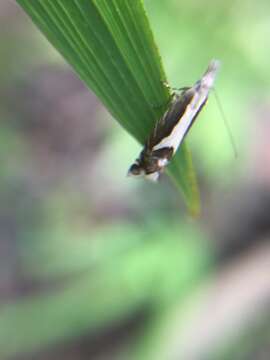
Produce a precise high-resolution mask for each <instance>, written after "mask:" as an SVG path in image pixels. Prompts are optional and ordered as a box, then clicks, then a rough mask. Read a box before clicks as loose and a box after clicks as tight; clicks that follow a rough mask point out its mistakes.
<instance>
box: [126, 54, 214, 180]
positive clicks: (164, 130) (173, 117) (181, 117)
mask: <svg viewBox="0 0 270 360" xmlns="http://www.w3.org/2000/svg"><path fill="white" fill-rule="evenodd" d="M219 66H220V64H219V61H218V60H212V61H211V62H210V63H209V65H208V68H207V70H206V71H205V73H204V74H203V76H202V77H201V79H200V80H198V81H197V82H196V83H195V84H194V85H193V86H190V87H185V88H182V89H179V90H181V92H180V93H176V92H174V93H173V94H172V96H171V101H170V104H169V106H168V109H167V110H166V112H165V113H164V115H163V116H162V117H161V118H160V119H159V120H158V121H157V123H156V124H155V126H154V129H153V131H152V132H151V134H150V136H149V138H148V139H147V141H146V143H145V145H144V148H143V150H142V151H141V153H140V155H139V157H138V158H137V159H136V160H135V162H134V163H133V164H132V165H131V167H130V168H129V171H128V175H129V176H135V177H139V176H141V177H145V178H146V179H149V180H152V181H157V180H158V179H159V176H160V174H161V173H162V172H163V171H164V169H165V167H166V165H168V164H169V162H170V160H171V159H172V157H173V156H174V154H175V153H176V151H177V149H178V148H179V146H180V145H181V143H182V141H183V140H184V138H185V136H186V135H187V133H188V131H189V129H190V128H191V126H192V124H193V123H194V121H195V119H196V117H197V116H198V115H199V113H200V111H201V110H202V108H203V107H204V105H205V104H206V102H207V99H208V95H209V92H210V90H211V88H212V87H213V84H214V81H215V77H216V74H217V71H218V69H219Z"/></svg>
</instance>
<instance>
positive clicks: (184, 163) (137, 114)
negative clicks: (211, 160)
mask: <svg viewBox="0 0 270 360" xmlns="http://www.w3.org/2000/svg"><path fill="white" fill-rule="evenodd" d="M17 2H18V3H19V4H20V5H21V6H22V7H23V9H24V10H25V11H26V12H27V13H28V14H29V15H30V17H31V18H32V20H33V22H34V23H35V24H36V25H37V26H38V27H39V29H40V30H41V31H42V32H43V33H44V35H45V36H46V37H47V38H48V40H49V41H50V42H51V43H52V44H53V45H54V47H55V48H56V49H58V51H59V52H60V53H61V54H62V55H63V57H64V58H65V59H66V60H67V61H68V62H69V63H70V64H71V65H72V67H73V68H74V69H75V70H76V72H77V73H78V74H79V76H80V78H81V79H82V80H83V81H84V82H85V83H86V84H87V86H88V87H89V88H90V89H92V90H93V91H94V93H95V94H96V95H97V96H98V97H99V98H100V100H101V101H102V103H103V104H104V105H105V106H106V107H107V109H108V110H109V111H110V113H111V114H112V115H113V116H114V118H115V119H116V120H117V121H118V122H119V123H120V124H121V125H122V126H123V127H124V128H125V129H126V130H127V131H128V132H129V133H130V134H131V135H133V136H134V137H135V138H136V139H137V140H138V141H139V142H140V143H141V144H144V142H145V141H146V139H147V137H148V135H149V132H150V131H151V129H152V128H153V125H154V123H155V122H156V121H157V120H158V118H159V117H160V116H161V115H162V113H163V112H164V111H165V109H166V106H167V104H168V101H169V96H170V94H169V91H168V89H166V87H165V86H164V84H163V82H164V80H166V78H165V74H164V71H163V68H162V64H161V61H160V57H159V54H158V50H157V47H156V45H155V43H154V39H153V35H152V32H151V29H150V26H149V23H148V18H147V16H146V14H145V10H144V7H143V4H142V1H141V0H110V1H108V0H70V1H67V0H17ZM134 155H135V156H136V155H137V154H134ZM119 156H121V155H119ZM168 173H169V175H170V177H171V178H172V179H173V181H174V183H176V185H177V187H178V188H180V189H181V190H182V192H183V194H184V198H185V201H186V203H187V206H188V208H189V210H190V211H191V212H192V213H193V214H195V213H196V212H198V209H199V195H198V190H197V185H196V177H195V174H194V172H193V167H192V162H191V156H190V154H189V152H188V151H187V148H186V146H185V145H184V144H183V145H182V146H181V149H180V151H178V154H177V155H176V156H175V158H174V160H173V161H172V164H171V166H170V167H169V169H168Z"/></svg>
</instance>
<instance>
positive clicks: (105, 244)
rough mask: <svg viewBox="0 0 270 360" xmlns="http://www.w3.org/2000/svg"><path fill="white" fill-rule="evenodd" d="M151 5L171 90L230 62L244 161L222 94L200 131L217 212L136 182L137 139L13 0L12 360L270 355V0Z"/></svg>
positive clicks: (5, 299) (196, 135) (6, 267)
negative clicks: (189, 214) (197, 211)
mask: <svg viewBox="0 0 270 360" xmlns="http://www.w3.org/2000/svg"><path fill="white" fill-rule="evenodd" d="M145 6H146V10H147V15H148V16H149V19H150V23H151V27H152V29H153V32H154V36H155V40H156V43H157V45H158V48H159V51H160V53H161V57H162V61H163V62H164V67H165V71H166V74H167V75H168V78H169V80H170V84H171V85H172V86H175V87H181V86H185V85H189V84H192V83H193V82H194V81H196V80H197V79H198V76H200V75H201V73H202V71H203V70H204V68H205V66H206V64H207V63H208V61H209V59H211V58H213V57H214V58H219V59H220V60H221V62H222V68H221V71H220V73H219V76H218V79H217V83H216V90H217V92H218V94H219V98H220V99H221V102H222V105H223V108H224V111H225V113H226V117H227V118H228V121H229V123H230V124H231V129H232V132H233V134H234V137H235V141H236V143H237V146H238V152H239V156H238V158H237V159H236V160H235V159H234V158H233V153H232V149H231V147H230V144H229V141H228V138H227V134H226V131H225V129H224V125H223V123H222V119H221V116H220V114H219V110H218V108H217V106H216V104H215V99H214V98H213V97H212V96H210V99H209V102H208V104H207V106H206V107H205V109H204V110H203V112H202V114H200V117H199V118H198V120H197V121H196V123H195V124H194V126H193V128H192V130H191V132H190V135H189V137H188V140H187V141H188V142H189V144H190V145H191V148H192V152H193V155H194V159H195V166H196V169H198V172H199V181H200V188H201V189H202V208H203V214H202V218H201V219H200V220H198V221H196V222H195V221H194V220H193V221H191V220H190V219H189V218H186V217H185V216H186V215H185V211H184V209H183V208H182V206H181V204H179V199H178V197H177V196H176V195H175V191H174V190H173V189H172V187H171V186H170V185H169V184H168V183H167V181H166V179H165V178H163V179H162V180H161V184H158V185H157V186H153V185H152V184H149V183H146V182H143V181H134V180H132V179H127V178H126V177H125V173H126V169H127V168H128V166H129V165H130V163H131V161H133V160H134V157H135V156H136V155H137V154H138V152H139V151H140V147H139V146H138V144H136V143H135V141H134V140H133V139H132V138H131V137H130V136H128V135H127V133H126V132H125V131H123V130H122V129H121V128H120V127H119V126H118V125H117V124H115V122H113V121H112V119H111V118H110V116H109V115H108V114H107V113H106V112H105V111H104V108H102V106H101V105H100V103H99V100H98V99H96V98H94V96H93V95H92V94H91V93H90V92H89V90H87V89H86V88H85V87H84V86H83V85H82V83H81V82H80V81H79V80H78V79H77V78H76V77H75V75H73V74H72V73H71V71H70V69H69V68H68V67H67V65H66V63H65V62H64V61H63V60H62V59H61V58H60V57H59V55H58V54H57V52H56V51H54V49H53V48H52V47H51V46H49V45H48V42H47V41H46V40H45V39H44V38H43V36H41V35H40V33H39V32H38V30H37V29H36V28H35V27H34V25H33V24H32V23H31V21H30V19H27V17H26V16H25V14H24V13H23V12H22V11H21V10H20V8H19V6H16V4H15V2H10V1H8V0H6V2H5V1H4V2H1V4H0V30H1V31H0V48H1V57H0V80H1V82H0V83H1V85H0V86H1V87H0V97H1V101H0V116H1V120H2V121H1V124H0V160H1V161H0V173H1V176H0V197H1V201H0V296H1V306H0V357H1V360H2V359H10V357H11V356H15V357H16V359H17V358H18V359H25V358H27V359H29V358H34V359H38V360H43V359H44V360H45V359H46V360H47V359H48V358H49V359H50V360H54V359H57V360H61V359H65V360H67V359H68V360H74V359H100V358H109V359H121V358H122V359H127V358H134V359H136V360H137V359H147V360H150V359H157V360H158V359H162V360H164V359H166V360H170V359H173V358H185V359H189V358H191V357H189V355H190V354H192V356H193V357H192V359H194V360H197V359H198V360H201V358H202V354H203V355H205V356H206V358H207V359H211V358H213V359H227V358H228V359H229V358H230V359H236V360H238V359H242V358H248V356H250V358H255V357H256V356H258V357H259V356H261V357H262V359H263V360H265V359H267V360H268V358H267V355H266V357H265V358H264V357H263V356H265V355H264V354H269V351H267V349H268V348H269V331H268V329H269V298H270V295H269V294H270V284H269V276H268V270H267V269H268V267H269V265H268V264H269V258H270V255H269V254H270V250H269V246H268V243H269V235H268V234H269V229H270V226H269V225H270V224H269V215H268V214H269V211H270V195H269V194H270V172H269V166H268V165H269V159H270V156H269V154H270V147H269V133H270V127H269V113H270V112H269V108H270V105H269V104H270V100H269V99H270V96H269V95H270V86H269V85H270V73H269V71H268V67H269V65H268V59H269V55H270V54H269V52H270V47H269V46H266V45H265V44H266V42H267V39H268V34H269V32H270V25H269V24H270V22H269V13H270V4H269V2H268V1H266V0H265V1H260V2H259V3H258V2H256V1H255V0H249V1H245V2H243V1H229V2H227V1H226V2H225V1H218V2H214V1H202V2H198V1H195V0H192V1H186V2H179V1H178V0H166V1H163V0H155V1H151V0H146V1H145ZM155 111H156V110H155ZM157 111H158V110H157ZM249 244H251V245H252V246H251V247H250V248H249V251H248V250H246V249H247V248H248V246H249ZM262 244H264V247H262V248H261V246H262ZM259 253H260V254H259ZM215 254H217V256H216V257H215ZM232 259H233V260H232ZM225 261H226V262H225ZM214 262H215V266H214ZM224 264H225V265H227V266H223V265H224ZM248 269H249V270H248ZM235 282H236V284H235ZM262 318H263V319H264V320H265V321H263V322H261V319H262ZM247 319H248V321H247ZM236 320H237V321H236ZM235 324H237V326H236V325H235ZM232 333H233V334H234V335H233V339H232V337H230V336H228V334H232ZM173 356H174V357H173Z"/></svg>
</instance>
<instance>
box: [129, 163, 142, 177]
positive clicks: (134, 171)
mask: <svg viewBox="0 0 270 360" xmlns="http://www.w3.org/2000/svg"><path fill="white" fill-rule="evenodd" d="M142 173H143V169H142V168H141V167H140V165H138V164H136V163H135V164H133V165H131V167H130V168H129V170H128V175H129V176H138V175H141V174H142Z"/></svg>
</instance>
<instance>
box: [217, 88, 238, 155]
mask: <svg viewBox="0 0 270 360" xmlns="http://www.w3.org/2000/svg"><path fill="white" fill-rule="evenodd" d="M212 90H213V93H214V96H215V99H216V103H217V106H218V108H219V111H220V114H221V117H222V119H223V122H224V125H225V128H226V130H227V134H228V136H229V139H230V143H231V145H232V148H233V153H234V157H235V158H237V157H238V152H237V147H236V144H235V141H234V137H233V134H232V131H231V128H230V126H229V122H228V120H227V118H226V116H225V112H224V110H223V107H222V105H221V101H220V99H219V96H218V94H217V91H216V89H215V88H214V87H213V88H212Z"/></svg>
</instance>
